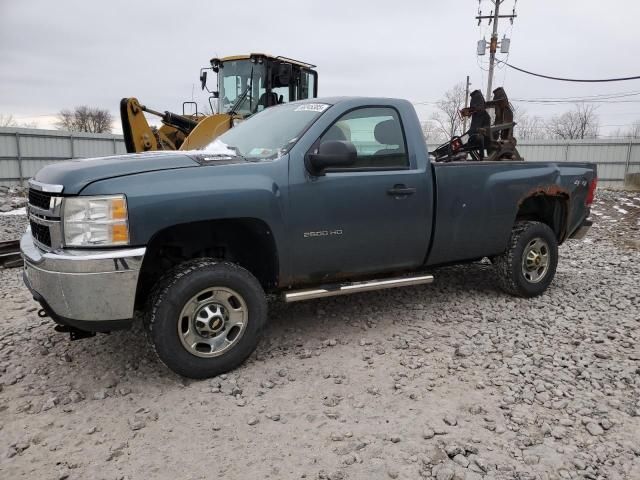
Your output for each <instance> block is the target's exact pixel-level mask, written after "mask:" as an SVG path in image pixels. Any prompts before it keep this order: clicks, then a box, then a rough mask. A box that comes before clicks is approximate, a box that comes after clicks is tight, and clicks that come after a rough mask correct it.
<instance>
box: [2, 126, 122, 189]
mask: <svg viewBox="0 0 640 480" xmlns="http://www.w3.org/2000/svg"><path fill="white" fill-rule="evenodd" d="M121 153H126V148H125V145H124V139H123V138H122V135H112V134H99V133H98V134H96V133H70V132H62V131H58V130H38V129H30V128H0V185H12V184H18V183H20V179H27V178H29V177H32V176H33V175H35V173H36V172H37V171H38V170H40V169H41V168H42V167H44V166H45V165H49V164H50V163H53V162H56V161H61V160H68V159H70V158H89V157H104V156H108V155H114V154H121Z"/></svg>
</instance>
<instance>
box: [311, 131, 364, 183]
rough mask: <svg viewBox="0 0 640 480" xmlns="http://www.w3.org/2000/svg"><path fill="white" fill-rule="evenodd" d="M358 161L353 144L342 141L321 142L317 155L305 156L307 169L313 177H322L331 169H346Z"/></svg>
mask: <svg viewBox="0 0 640 480" xmlns="http://www.w3.org/2000/svg"><path fill="white" fill-rule="evenodd" d="M357 159H358V152H357V150H356V147H355V145H354V144H353V143H351V142H347V141H342V140H328V141H326V142H322V143H321V144H320V147H319V148H318V153H310V154H308V155H307V168H308V169H309V171H310V172H311V173H312V174H313V175H324V172H325V171H326V170H329V169H332V168H346V167H350V166H351V165H353V164H354V163H355V162H356V160H357Z"/></svg>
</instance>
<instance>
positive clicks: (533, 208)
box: [516, 195, 568, 242]
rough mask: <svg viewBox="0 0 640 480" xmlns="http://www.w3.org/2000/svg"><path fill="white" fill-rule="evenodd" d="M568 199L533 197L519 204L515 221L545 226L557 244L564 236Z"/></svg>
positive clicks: (552, 196)
mask: <svg viewBox="0 0 640 480" xmlns="http://www.w3.org/2000/svg"><path fill="white" fill-rule="evenodd" d="M567 205H568V199H567V197H566V196H565V195H533V196H531V197H527V198H525V199H524V200H523V201H521V202H520V204H519V207H518V213H517V215H516V221H518V220H535V221H538V222H542V223H545V224H547V225H548V226H549V227H550V228H551V230H553V232H554V233H555V234H556V238H557V239H558V242H562V240H563V239H564V237H565V235H566V226H567V212H568V208H567Z"/></svg>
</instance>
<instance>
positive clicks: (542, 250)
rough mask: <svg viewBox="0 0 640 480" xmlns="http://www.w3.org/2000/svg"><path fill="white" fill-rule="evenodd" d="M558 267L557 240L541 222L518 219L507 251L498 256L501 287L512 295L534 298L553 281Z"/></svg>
mask: <svg viewBox="0 0 640 480" xmlns="http://www.w3.org/2000/svg"><path fill="white" fill-rule="evenodd" d="M557 266H558V240H557V239H556V235H555V233H554V232H553V230H551V228H549V226H547V225H545V224H544V223H541V222H533V221H523V222H516V224H515V225H514V227H513V230H512V231H511V239H510V241H509V247H508V248H507V251H506V252H504V253H503V254H502V255H500V256H498V257H496V258H495V267H496V272H497V274H498V282H499V284H500V287H501V288H502V289H503V290H504V291H506V292H507V293H510V294H512V295H518V296H521V297H535V296H537V295H540V294H541V293H542V292H544V291H545V290H546V289H547V287H548V286H549V285H550V284H551V282H552V280H553V277H554V275H555V273H556V267H557Z"/></svg>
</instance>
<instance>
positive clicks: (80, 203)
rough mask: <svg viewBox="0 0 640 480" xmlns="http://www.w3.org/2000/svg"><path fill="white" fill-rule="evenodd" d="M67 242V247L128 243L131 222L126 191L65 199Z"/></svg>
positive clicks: (64, 211)
mask: <svg viewBox="0 0 640 480" xmlns="http://www.w3.org/2000/svg"><path fill="white" fill-rule="evenodd" d="M63 214H64V243H65V246H67V247H91V246H112V245H127V244H128V243H129V223H128V220H127V199H126V198H125V196H124V195H109V196H101V197H67V198H65V199H64V205H63Z"/></svg>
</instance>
